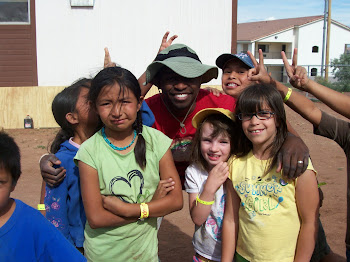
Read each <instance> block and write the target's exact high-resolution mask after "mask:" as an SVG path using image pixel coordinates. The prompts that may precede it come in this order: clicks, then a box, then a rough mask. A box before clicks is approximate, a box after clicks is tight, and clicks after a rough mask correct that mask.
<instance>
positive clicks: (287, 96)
mask: <svg viewBox="0 0 350 262" xmlns="http://www.w3.org/2000/svg"><path fill="white" fill-rule="evenodd" d="M292 91H293V90H292V89H291V88H290V87H289V88H288V92H287V94H286V96H285V97H284V99H283V102H287V101H288V99H289V98H290V95H291V94H292Z"/></svg>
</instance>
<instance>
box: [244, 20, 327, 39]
mask: <svg viewBox="0 0 350 262" xmlns="http://www.w3.org/2000/svg"><path fill="white" fill-rule="evenodd" d="M319 19H323V15H319V16H307V17H298V18H287V19H278V20H271V21H261V22H252V23H242V24H238V25H237V40H238V41H253V40H256V39H259V38H261V37H264V36H268V35H272V34H274V33H278V32H280V31H283V30H286V29H290V28H293V27H294V26H301V25H304V24H308V23H310V22H313V21H316V20H319Z"/></svg>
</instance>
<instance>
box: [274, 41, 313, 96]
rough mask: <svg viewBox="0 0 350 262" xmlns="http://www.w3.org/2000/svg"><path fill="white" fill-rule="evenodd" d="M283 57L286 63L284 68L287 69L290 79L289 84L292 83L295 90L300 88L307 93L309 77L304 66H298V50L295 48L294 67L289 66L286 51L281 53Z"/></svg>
mask: <svg viewBox="0 0 350 262" xmlns="http://www.w3.org/2000/svg"><path fill="white" fill-rule="evenodd" d="M281 56H282V60H283V63H284V67H285V68H286V72H287V75H288V77H289V83H291V85H292V86H294V87H295V88H298V89H299V90H301V91H305V87H306V85H307V84H308V82H309V78H308V77H307V72H306V69H305V68H304V67H302V66H298V65H297V60H298V50H297V48H294V53H293V59H292V65H290V64H289V62H288V59H287V57H286V54H285V53H284V51H282V52H281Z"/></svg>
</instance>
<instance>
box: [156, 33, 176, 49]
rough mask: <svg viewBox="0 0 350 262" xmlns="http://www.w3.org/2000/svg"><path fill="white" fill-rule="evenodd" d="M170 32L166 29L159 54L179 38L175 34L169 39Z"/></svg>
mask: <svg viewBox="0 0 350 262" xmlns="http://www.w3.org/2000/svg"><path fill="white" fill-rule="evenodd" d="M169 33H170V32H169V31H166V33H165V34H164V36H163V38H162V43H161V44H160V47H159V50H158V54H159V53H160V52H162V51H163V50H164V49H165V48H167V47H169V46H171V44H172V43H173V41H174V40H175V39H176V38H177V35H173V36H172V37H170V38H169V39H168V36H169Z"/></svg>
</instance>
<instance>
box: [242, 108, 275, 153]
mask: <svg viewBox="0 0 350 262" xmlns="http://www.w3.org/2000/svg"><path fill="white" fill-rule="evenodd" d="M271 112H272V111H271V109H270V107H268V106H266V105H263V106H262V109H261V110H260V111H259V112H251V113H243V119H242V120H241V121H242V129H243V132H244V134H245V135H246V137H247V138H248V139H249V140H250V141H251V142H252V144H253V149H254V148H257V147H259V148H263V149H265V148H266V147H267V146H268V145H270V144H271V143H272V142H273V141H274V139H275V136H276V132H277V125H276V121H275V117H274V115H273V114H271ZM252 114H255V115H252ZM256 114H257V115H258V116H257V115H256ZM250 117H251V119H250V120H249V118H250ZM258 117H259V118H261V119H259V118H258ZM244 118H246V119H244ZM263 119H265V120H263Z"/></svg>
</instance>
